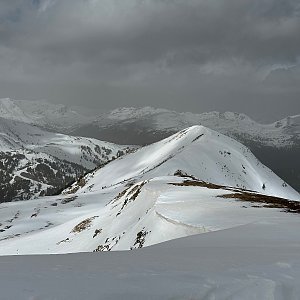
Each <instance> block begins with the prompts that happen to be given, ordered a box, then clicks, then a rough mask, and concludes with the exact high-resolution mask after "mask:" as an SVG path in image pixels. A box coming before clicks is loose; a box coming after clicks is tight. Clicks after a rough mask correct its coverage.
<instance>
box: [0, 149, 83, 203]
mask: <svg viewBox="0 0 300 300" xmlns="http://www.w3.org/2000/svg"><path fill="white" fill-rule="evenodd" d="M21 151H22V153H19V152H21ZM32 154H34V155H35V158H34V159H32V160H31V159H30V158H29V157H31V156H32ZM38 156H39V154H38V153H35V152H33V151H30V150H24V149H23V150H20V151H9V152H0V178H1V189H0V202H10V201H18V200H28V199H31V198H36V197H38V196H48V195H53V194H55V193H57V191H58V190H60V189H61V188H63V187H64V186H66V185H67V184H69V183H70V182H73V181H74V179H75V178H78V177H79V176H80V175H81V174H82V173H84V172H85V171H86V169H85V168H84V167H82V166H80V165H78V164H75V163H71V162H68V161H65V160H60V159H58V158H54V157H51V156H45V157H44V158H41V157H38Z"/></svg>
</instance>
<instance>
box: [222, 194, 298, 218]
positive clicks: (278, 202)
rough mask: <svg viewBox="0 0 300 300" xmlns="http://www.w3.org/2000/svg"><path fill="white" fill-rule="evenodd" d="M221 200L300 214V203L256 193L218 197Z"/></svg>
mask: <svg viewBox="0 0 300 300" xmlns="http://www.w3.org/2000/svg"><path fill="white" fill-rule="evenodd" d="M218 197H219V198H226V199H237V200H241V201H244V202H250V203H253V204H257V203H259V204H262V207H267V208H281V209H283V210H284V211H285V212H288V213H296V214H299V213H300V202H297V201H292V200H288V199H284V198H279V197H273V196H267V195H262V194H256V193H248V192H239V193H233V194H225V195H220V196H218ZM253 207H261V206H257V205H253Z"/></svg>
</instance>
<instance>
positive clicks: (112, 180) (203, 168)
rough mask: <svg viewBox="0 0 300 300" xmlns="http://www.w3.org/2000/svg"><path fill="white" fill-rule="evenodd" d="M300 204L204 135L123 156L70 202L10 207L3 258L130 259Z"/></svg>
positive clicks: (83, 183) (1, 214)
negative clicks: (119, 253) (87, 255)
mask: <svg viewBox="0 0 300 300" xmlns="http://www.w3.org/2000/svg"><path fill="white" fill-rule="evenodd" d="M299 200H300V195H299V194H298V193H297V192H296V191H294V190H293V189H292V188H291V187H290V186H288V185H287V184H286V183H284V182H283V181H282V180H281V179H280V178H279V177H277V176H276V175H275V174H274V173H273V172H272V171H271V170H269V169H268V168H266V167H265V166H263V165H262V164H261V163H260V162H259V161H258V160H257V159H256V158H255V157H254V156H253V155H252V154H251V152H250V151H249V150H248V149H247V148H246V147H244V146H243V145H241V144H240V143H238V142H236V141H234V140H232V139H231V138H228V137H226V136H223V135H221V134H219V133H217V132H215V131H212V130H209V129H207V128H205V127H202V126H194V127H191V128H188V129H185V130H183V131H180V132H179V133H177V134H175V135H173V136H171V137H170V138H167V139H165V140H163V141H161V142H158V143H156V144H153V145H149V146H147V147H144V148H141V149H139V150H137V151H136V152H135V153H131V154H128V155H126V156H123V157H120V158H119V159H117V160H115V161H113V162H111V163H109V164H107V165H106V166H104V167H102V168H100V169H98V170H95V171H93V172H92V173H90V174H88V175H86V176H85V177H83V178H81V179H80V180H79V181H78V182H77V183H75V184H74V185H72V186H71V187H70V188H68V189H66V190H65V191H64V195H60V196H55V197H46V198H40V199H37V200H30V201H26V202H14V203H7V204H2V205H0V208H1V209H0V220H1V227H0V254H2V255H11V254H36V253H39V254H40V253H70V252H82V251H83V252H84V251H87V252H91V251H94V252H97V251H110V250H129V249H134V248H142V247H144V246H149V245H153V244H157V243H160V242H163V241H166V240H170V239H175V238H179V237H184V236H189V235H193V234H199V233H207V232H211V231H218V230H220V229H227V228H235V227H237V226H241V225H245V224H249V223H256V222H259V221H261V220H263V221H264V222H267V223H268V222H271V221H272V222H273V221H274V220H275V221H276V220H280V219H281V218H287V217H286V215H289V216H290V218H294V215H296V214H298V213H300V202H298V201H299Z"/></svg>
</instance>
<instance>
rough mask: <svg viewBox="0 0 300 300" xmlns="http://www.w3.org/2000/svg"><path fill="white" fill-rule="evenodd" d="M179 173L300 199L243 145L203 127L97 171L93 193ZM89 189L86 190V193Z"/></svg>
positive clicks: (176, 136) (173, 137) (192, 128)
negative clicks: (180, 171) (104, 188)
mask: <svg viewBox="0 0 300 300" xmlns="http://www.w3.org/2000/svg"><path fill="white" fill-rule="evenodd" d="M177 170H182V171H183V172H184V173H187V174H189V175H193V176H195V177H197V178H199V179H201V180H204V181H207V182H212V183H216V184H221V185H227V186H235V187H240V188H245V189H249V190H254V191H258V192H263V193H265V194H268V195H273V196H280V197H284V198H290V199H298V196H299V194H298V193H297V192H296V191H294V190H293V189H292V188H291V187H289V186H288V185H287V184H286V183H284V182H283V181H282V180H281V179H280V178H279V177H278V176H276V175H275V174H274V173H273V172H272V171H271V170H270V169H268V168H267V167H265V166H264V165H262V164H261V163H260V162H259V161H258V160H257V159H256V158H255V157H254V156H253V154H252V153H251V152H250V151H249V149H248V148H246V147H245V146H243V145H242V144H240V143H239V142H237V141H235V140H233V139H231V138H229V137H227V136H224V135H222V134H219V133H218V132H216V131H213V130H210V129H208V128H205V127H203V126H193V127H190V128H187V129H184V130H182V131H180V132H179V133H177V134H175V135H172V136H171V137H169V138H167V139H165V140H163V141H160V142H157V143H155V144H152V145H149V146H146V147H143V148H141V149H139V150H138V151H137V152H135V153H133V154H130V155H128V156H126V157H124V158H122V159H121V160H117V161H114V162H112V163H111V164H109V165H108V166H107V167H105V168H102V169H101V170H99V171H97V173H95V174H94V175H93V176H92V177H93V178H91V179H90V180H89V184H92V185H94V187H93V188H92V189H91V190H92V191H94V190H99V189H101V188H103V187H106V186H113V185H118V184H119V183H123V182H131V181H136V180H139V181H141V180H147V179H150V178H153V177H156V176H165V175H173V174H174V173H175V172H176V171H177ZM86 189H87V188H85V187H84V188H82V190H81V191H82V192H84V191H85V190H86Z"/></svg>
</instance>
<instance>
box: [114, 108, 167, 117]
mask: <svg viewBox="0 0 300 300" xmlns="http://www.w3.org/2000/svg"><path fill="white" fill-rule="evenodd" d="M167 112H169V111H168V110H166V109H162V108H153V107H150V106H146V107H141V108H136V107H121V108H117V109H114V110H112V111H111V112H110V113H109V114H108V118H110V119H114V120H127V119H134V118H142V117H145V116H147V115H155V114H159V113H167Z"/></svg>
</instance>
